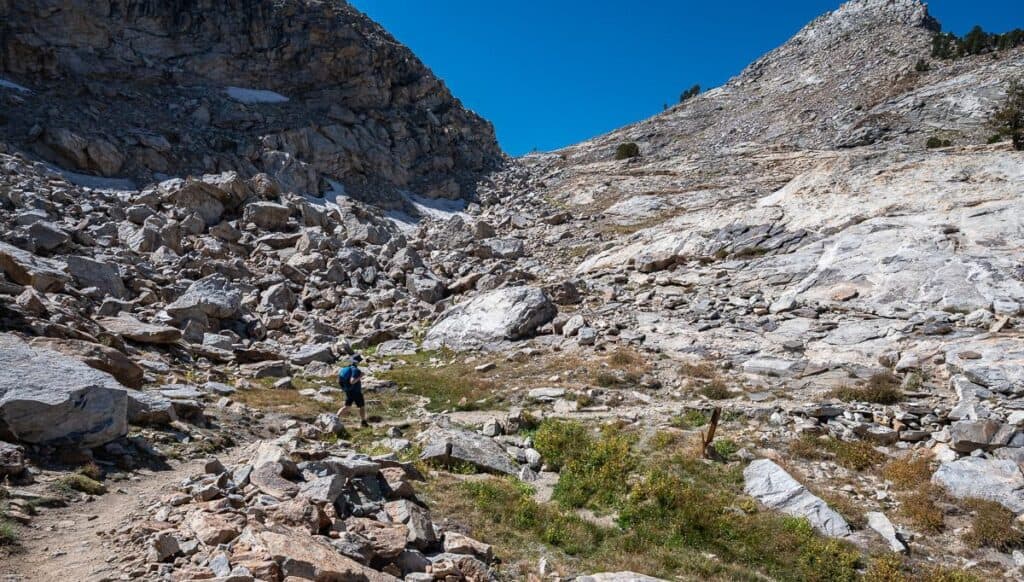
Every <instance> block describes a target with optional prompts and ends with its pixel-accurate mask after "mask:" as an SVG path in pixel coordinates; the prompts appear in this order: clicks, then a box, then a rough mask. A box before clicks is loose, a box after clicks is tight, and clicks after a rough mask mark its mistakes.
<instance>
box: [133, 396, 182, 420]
mask: <svg viewBox="0 0 1024 582" xmlns="http://www.w3.org/2000/svg"><path fill="white" fill-rule="evenodd" d="M175 420H178V415H177V412H176V411H175V409H174V402H172V401H171V399H170V398H167V397H165V396H163V395H161V394H159V393H157V392H138V391H134V390H131V391H129V392H128V422H129V423H131V424H134V425H137V426H146V425H149V426H166V425H168V424H171V423H172V422H174V421H175Z"/></svg>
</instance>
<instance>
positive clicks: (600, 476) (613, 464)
mask: <svg viewBox="0 0 1024 582" xmlns="http://www.w3.org/2000/svg"><path fill="white" fill-rule="evenodd" d="M634 441H635V439H634V438H633V437H631V436H630V435H627V434H626V433H624V432H622V431H621V430H619V429H617V428H615V427H612V426H606V427H604V428H603V429H602V430H601V435H600V437H598V438H597V439H596V440H593V441H591V442H590V443H589V446H587V448H586V449H584V450H582V451H581V450H579V449H578V448H577V449H575V451H576V454H574V455H573V456H571V457H569V458H568V459H566V460H565V461H564V464H563V465H562V470H561V472H560V473H559V476H558V483H557V484H556V485H555V492H554V495H553V497H552V498H553V499H554V500H555V501H558V502H559V503H561V504H562V505H565V506H567V507H590V508H594V509H605V508H611V507H614V506H615V505H616V503H617V500H618V499H620V498H621V497H622V496H623V495H624V494H625V492H626V491H627V490H628V483H627V478H628V477H629V474H630V472H631V471H632V470H633V468H634V467H636V459H635V458H634V456H633V453H632V451H631V448H632V446H633V443H634ZM541 454H542V455H543V453H541Z"/></svg>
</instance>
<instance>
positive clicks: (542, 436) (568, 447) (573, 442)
mask: <svg viewBox="0 0 1024 582" xmlns="http://www.w3.org/2000/svg"><path fill="white" fill-rule="evenodd" d="M593 440H594V437H593V436H592V435H591V434H590V432H589V431H588V430H587V429H586V428H585V427H584V426H583V425H582V424H580V423H578V422H572V421H565V420H545V421H543V422H541V423H540V428H538V429H537V434H535V435H534V437H533V446H534V448H536V449H537V451H538V452H539V453H540V454H541V456H542V457H543V458H544V461H545V462H546V463H547V464H548V465H551V466H552V467H553V468H554V469H555V470H556V471H558V470H560V469H561V468H562V466H563V465H564V464H565V463H566V461H568V460H569V459H572V458H576V457H579V456H581V455H583V454H584V451H585V450H586V449H587V448H589V447H590V446H591V443H592V441H593Z"/></svg>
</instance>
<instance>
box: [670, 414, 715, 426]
mask: <svg viewBox="0 0 1024 582" xmlns="http://www.w3.org/2000/svg"><path fill="white" fill-rule="evenodd" d="M709 420H710V418H708V415H706V414H704V413H703V412H701V411H700V410H697V409H691V410H687V411H686V412H685V413H683V415H682V416H677V417H675V418H673V419H672V426H674V427H676V428H685V429H694V428H700V427H702V426H704V425H705V424H707V423H708V421H709Z"/></svg>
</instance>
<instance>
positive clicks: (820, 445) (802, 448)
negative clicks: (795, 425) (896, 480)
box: [789, 435, 885, 471]
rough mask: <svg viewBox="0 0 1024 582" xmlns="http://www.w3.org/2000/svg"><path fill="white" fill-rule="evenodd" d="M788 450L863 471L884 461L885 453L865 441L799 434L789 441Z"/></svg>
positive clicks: (798, 455) (816, 459) (810, 458)
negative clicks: (796, 437)
mask: <svg viewBox="0 0 1024 582" xmlns="http://www.w3.org/2000/svg"><path fill="white" fill-rule="evenodd" d="M789 452H790V453H792V454H793V455H795V456H797V457H800V458H802V459H808V460H811V461H824V460H834V461H835V462H836V464H838V465H839V466H841V467H846V468H847V469H851V470H853V471H863V470H865V469H868V468H871V467H874V466H877V465H879V464H880V463H882V462H883V461H885V455H884V454H882V453H880V452H878V451H877V450H875V447H874V446H872V445H871V443H868V442H865V441H842V440H839V439H834V438H831V437H828V438H818V437H815V436H812V435H801V436H800V438H798V439H794V440H792V441H790V443H789Z"/></svg>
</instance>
